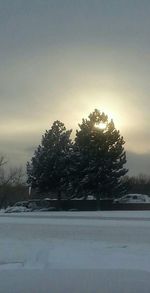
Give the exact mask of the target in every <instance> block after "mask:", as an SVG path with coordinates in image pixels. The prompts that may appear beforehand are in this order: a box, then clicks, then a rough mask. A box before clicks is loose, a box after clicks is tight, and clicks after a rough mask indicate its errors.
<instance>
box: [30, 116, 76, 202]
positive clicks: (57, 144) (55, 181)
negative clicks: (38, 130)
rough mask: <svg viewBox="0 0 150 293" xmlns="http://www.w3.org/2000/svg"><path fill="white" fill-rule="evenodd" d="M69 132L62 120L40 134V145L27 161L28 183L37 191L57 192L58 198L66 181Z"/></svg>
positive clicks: (69, 144)
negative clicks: (29, 160)
mask: <svg viewBox="0 0 150 293" xmlns="http://www.w3.org/2000/svg"><path fill="white" fill-rule="evenodd" d="M71 132H72V130H66V128H65V126H64V124H63V123H62V122H60V121H55V122H54V123H53V125H52V127H51V128H50V130H46V132H45V134H44V135H43V136H42V141H41V145H39V146H38V148H37V149H36V150H35V153H34V156H33V157H32V159H31V162H28V163H27V175H28V183H29V184H30V185H31V186H32V187H33V188H34V189H36V190H37V191H38V192H41V193H48V192H50V191H53V192H55V193H57V197H58V199H59V200H60V198H61V192H62V189H63V187H64V185H65V184H66V182H67V176H68V173H67V164H68V153H69V151H70V149H71V147H72V142H71V139H70V135H71Z"/></svg>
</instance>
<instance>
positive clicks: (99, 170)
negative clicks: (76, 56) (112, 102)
mask: <svg viewBox="0 0 150 293" xmlns="http://www.w3.org/2000/svg"><path fill="white" fill-rule="evenodd" d="M79 128H80V129H79V130H78V131H77V132H76V138H75V147H76V149H78V152H79V153H80V156H78V157H79V164H78V174H80V182H79V183H78V184H80V188H81V189H82V190H84V191H86V192H92V193H94V196H95V197H96V199H97V202H98V205H99V203H100V199H101V198H112V197H114V196H116V195H117V194H118V193H120V194H121V193H122V192H123V191H124V187H123V184H122V180H121V179H122V177H123V176H124V175H125V174H126V173H127V169H125V168H124V167H123V166H124V164H125V163H126V153H125V151H124V148H123V145H124V140H123V137H122V136H120V133H119V131H118V130H116V129H115V126H114V123H113V121H112V120H111V121H110V122H109V121H108V116H107V115H105V114H104V113H100V112H99V111H98V110H95V111H94V112H93V113H91V114H90V115H89V119H83V120H82V124H79Z"/></svg>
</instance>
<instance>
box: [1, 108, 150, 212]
mask: <svg viewBox="0 0 150 293" xmlns="http://www.w3.org/2000/svg"><path fill="white" fill-rule="evenodd" d="M71 132H72V130H67V129H66V127H65V125H64V123H62V122H60V121H54V123H53V124H52V126H51V128H50V129H49V130H46V132H45V133H44V134H43V136H42V139H41V143H40V145H39V146H38V147H37V148H36V150H35V152H34V155H33V157H32V158H31V161H30V162H28V163H27V174H26V175H27V182H26V181H25V174H24V173H23V172H22V169H21V168H13V169H11V168H10V169H9V168H8V167H7V166H8V162H7V161H6V160H5V158H4V157H3V156H1V157H0V208H2V207H6V206H7V205H8V204H12V203H14V202H16V201H19V200H25V199H29V187H30V190H31V196H32V197H34V198H35V197H37V198H38V197H40V198H41V197H51V196H53V197H55V198H57V199H58V201H60V200H61V199H62V198H66V199H73V198H77V197H82V198H84V199H86V198H87V196H88V195H92V196H94V198H95V199H96V200H97V205H99V204H100V199H106V198H107V199H113V198H116V197H121V196H122V195H123V194H127V193H144V194H149V195H150V177H148V176H145V175H140V176H137V177H129V176H127V172H128V170H127V169H126V152H125V150H124V143H125V142H124V139H123V137H122V136H121V135H120V132H119V131H118V130H117V129H116V128H115V126H114V123H113V121H112V120H111V121H109V119H108V116H107V115H105V114H104V113H101V112H100V111H98V110H95V111H94V112H93V113H91V114H90V115H89V117H88V118H87V119H83V120H82V123H81V124H79V129H78V130H77V131H76V136H75V139H74V140H72V139H71ZM6 167H7V168H6Z"/></svg>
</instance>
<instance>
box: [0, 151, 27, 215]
mask: <svg viewBox="0 0 150 293" xmlns="http://www.w3.org/2000/svg"><path fill="white" fill-rule="evenodd" d="M8 165H9V162H8V161H7V160H6V157H4V156H2V155H1V156H0V209H1V208H5V207H7V206H8V205H11V204H14V203H15V202H16V201H20V200H24V199H28V186H27V184H26V181H25V176H24V172H23V170H22V168H21V167H20V168H9V167H8Z"/></svg>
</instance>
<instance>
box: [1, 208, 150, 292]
mask: <svg viewBox="0 0 150 293" xmlns="http://www.w3.org/2000/svg"><path fill="white" fill-rule="evenodd" d="M149 231H150V211H139V212H135V211H134V212H131V211H130V212H122V211H121V212H117V211H113V212H72V213H71V212H50V213H26V214H24V213H20V214H9V215H8V214H4V213H2V212H1V214H0V292H2V293H5V292H7V293H9V292H11V293H20V292H21V293H27V292H28V293H29V292H33V293H34V292H36V293H43V292H44V293H45V292H52V293H55V292H56V293H67V292H72V293H78V292H81V293H82V292H83V293H84V292H85V293H99V292H100V293H124V292H126V293H130V292H131V293H141V292H142V293H149V292H150V281H149V280H150V250H149V243H150V232H149Z"/></svg>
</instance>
